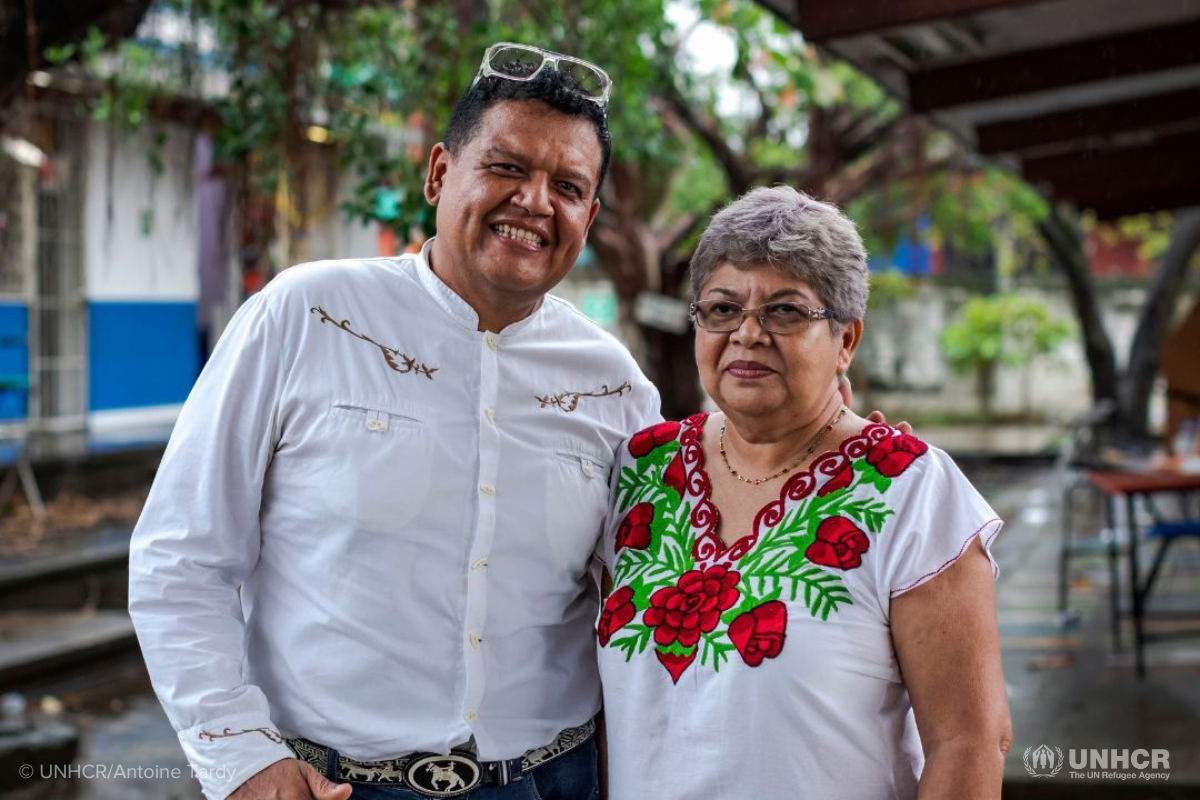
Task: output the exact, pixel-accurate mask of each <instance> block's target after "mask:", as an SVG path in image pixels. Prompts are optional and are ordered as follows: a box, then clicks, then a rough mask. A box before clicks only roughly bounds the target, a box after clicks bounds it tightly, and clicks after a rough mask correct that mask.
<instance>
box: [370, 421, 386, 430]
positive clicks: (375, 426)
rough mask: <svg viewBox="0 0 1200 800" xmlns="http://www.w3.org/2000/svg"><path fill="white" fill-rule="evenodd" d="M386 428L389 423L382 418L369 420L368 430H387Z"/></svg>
mask: <svg viewBox="0 0 1200 800" xmlns="http://www.w3.org/2000/svg"><path fill="white" fill-rule="evenodd" d="M386 429H387V424H386V423H384V421H383V420H381V419H369V420H367V430H369V431H382V430H386Z"/></svg>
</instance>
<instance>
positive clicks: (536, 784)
mask: <svg viewBox="0 0 1200 800" xmlns="http://www.w3.org/2000/svg"><path fill="white" fill-rule="evenodd" d="M597 774H598V771H597V766H596V738H595V737H594V736H593V737H592V738H591V739H589V740H588V741H587V742H586V743H584V744H581V745H579V747H576V748H575V749H574V750H572V751H571V752H569V753H565V754H563V755H561V756H559V757H558V758H556V759H554V760H553V761H551V762H549V763H548V764H542V765H540V766H538V767H534V768H533V769H531V770H530V771H529V772H526V773H525V774H524V775H522V776H521V779H520V780H517V781H513V782H511V783H509V784H508V785H507V786H495V785H492V786H480V787H479V788H477V789H475V790H473V791H471V792H468V793H467V794H464V795H459V797H457V798H455V800H598V798H599V797H600V785H599V783H598V781H597ZM351 785H352V786H353V787H354V794H353V795H351V798H350V800H429V798H427V797H426V796H425V795H422V794H418V793H417V792H414V791H412V790H411V789H406V788H403V787H399V786H387V785H385V784H379V783H354V784H351Z"/></svg>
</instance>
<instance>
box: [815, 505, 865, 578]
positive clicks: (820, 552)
mask: <svg viewBox="0 0 1200 800" xmlns="http://www.w3.org/2000/svg"><path fill="white" fill-rule="evenodd" d="M870 547H871V542H870V540H869V539H867V535H866V534H865V533H863V532H862V531H861V530H859V529H858V528H857V527H855V525H854V523H853V522H851V521H850V520H848V519H846V518H845V517H830V518H829V519H827V520H825V521H824V522H822V523H821V525H820V527H818V528H817V539H816V541H815V542H813V543H812V544H810V545H809V546H808V549H807V550H805V551H804V557H805V558H807V559H808V560H809V561H811V562H812V563H814V564H820V565H821V566H823V567H835V568H836V569H854V568H855V567H857V566H859V565H860V564H862V557H863V553H865V552H867V550H868V549H869V548H870Z"/></svg>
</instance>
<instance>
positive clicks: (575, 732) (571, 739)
mask: <svg viewBox="0 0 1200 800" xmlns="http://www.w3.org/2000/svg"><path fill="white" fill-rule="evenodd" d="M595 732H596V723H595V721H594V720H588V721H587V722H586V723H584V724H583V725H580V726H579V727H577V728H567V729H566V730H565V731H563V732H562V733H560V734H559V735H558V738H556V739H555V740H554V741H553V742H551V743H550V744H548V745H546V746H544V747H537V748H534V749H533V750H527V751H526V752H525V755H523V756H520V757H518V758H513V759H509V760H508V761H479V760H478V759H476V758H475V756H474V755H473V754H472V753H469V752H466V751H462V750H451V751H450V754H449V755H442V754H439V753H410V754H409V755H406V756H401V757H399V758H389V759H386V760H384V761H355V760H354V759H352V758H346V757H345V756H343V755H341V754H339V753H337V751H335V750H332V749H331V748H328V747H325V746H324V745H321V744H317V743H316V742H311V741H309V740H308V739H300V738H296V739H288V740H287V743H288V746H289V747H291V748H292V752H293V753H295V754H296V757H297V758H299V759H300V760H301V761H305V762H307V763H309V764H311V765H312V766H313V767H315V768H316V769H317V770H318V771H320V772H321V774H322V775H325V776H326V777H328V778H329V779H331V780H337V781H340V782H342V783H379V784H388V785H391V786H403V787H406V788H408V789H411V790H413V791H414V792H417V793H418V794H421V795H424V796H425V797H459V796H461V795H464V794H466V793H467V792H469V791H471V790H472V789H474V788H476V787H478V786H484V785H488V784H492V785H499V786H505V785H507V784H509V783H513V782H515V781H519V780H522V779H523V778H524V773H526V772H528V771H529V770H531V769H534V768H535V767H540V766H542V765H543V764H548V763H549V762H551V761H553V760H554V759H556V758H558V757H559V756H561V755H564V754H566V753H569V752H570V751H572V750H574V749H575V748H576V747H579V746H580V745H581V744H584V743H586V742H587V741H588V740H589V739H591V738H592V734H594V733H595ZM331 754H333V755H335V756H336V758H337V769H336V772H335V771H334V770H333V769H331V768H330V767H331V764H330V758H329V756H330V755H331Z"/></svg>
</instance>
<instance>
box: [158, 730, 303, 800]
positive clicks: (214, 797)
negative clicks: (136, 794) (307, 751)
mask: <svg viewBox="0 0 1200 800" xmlns="http://www.w3.org/2000/svg"><path fill="white" fill-rule="evenodd" d="M179 743H180V744H181V745H182V746H183V752H184V755H186V756H187V760H188V763H189V764H191V766H192V777H193V778H195V779H196V780H198V781H200V788H201V789H203V790H204V796H205V797H207V798H208V800H225V798H227V797H228V796H229V795H231V794H233V793H234V791H236V790H237V788H238V787H239V786H241V785H242V784H243V783H245V782H246V781H248V780H250V778H252V777H254V776H255V775H257V774H258V773H259V772H261V771H262V770H264V769H266V768H267V767H269V766H271V765H272V764H274V763H275V762H276V761H282V760H283V759H285V758H295V757H296V756H295V754H294V753H292V751H291V748H289V747H288V746H287V744H285V743H284V740H283V736H282V735H280V733H279V731H277V730H276V729H275V726H274V725H272V724H271V721H270V720H269V719H263V718H262V717H260V716H257V715H253V714H237V715H234V716H230V717H221V718H219V719H215V720H211V721H209V722H205V723H203V724H201V725H197V726H195V727H193V728H188V729H187V730H183V731H180V732H179Z"/></svg>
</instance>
